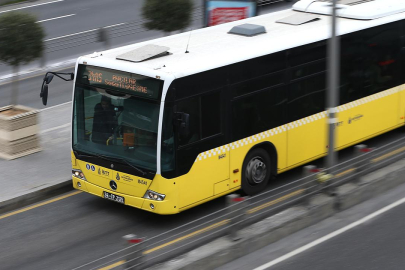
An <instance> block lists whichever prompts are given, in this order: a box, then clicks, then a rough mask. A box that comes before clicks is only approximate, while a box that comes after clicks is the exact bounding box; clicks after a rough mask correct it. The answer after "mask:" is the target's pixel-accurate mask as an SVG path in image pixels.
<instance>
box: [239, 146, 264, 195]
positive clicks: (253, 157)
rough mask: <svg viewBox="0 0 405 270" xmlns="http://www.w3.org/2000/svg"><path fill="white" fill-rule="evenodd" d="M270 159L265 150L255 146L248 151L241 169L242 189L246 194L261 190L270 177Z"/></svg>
mask: <svg viewBox="0 0 405 270" xmlns="http://www.w3.org/2000/svg"><path fill="white" fill-rule="evenodd" d="M270 175H271V160H270V156H269V154H268V153H267V151H266V150H264V149H262V148H256V149H253V150H252V151H250V152H249V153H248V154H247V156H246V158H245V161H244V162H243V169H242V190H243V192H244V193H246V194H247V195H254V194H257V193H259V192H261V191H263V190H264V189H265V188H266V186H267V184H268V182H269V179H270Z"/></svg>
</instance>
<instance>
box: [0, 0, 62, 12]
mask: <svg viewBox="0 0 405 270" xmlns="http://www.w3.org/2000/svg"><path fill="white" fill-rule="evenodd" d="M62 1H65V0H56V1H51V2H46V3H41V4H36V5H31V6H26V7H20V8H14V9H9V10H5V11H0V13H6V12H10V11H15V10H20V9H25V8H31V7H37V6H43V5H48V4H52V3H57V2H62Z"/></svg>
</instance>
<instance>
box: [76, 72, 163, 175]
mask: <svg viewBox="0 0 405 270" xmlns="http://www.w3.org/2000/svg"><path fill="white" fill-rule="evenodd" d="M161 85H162V84H161V83H159V84H157V86H161ZM153 90H154V91H160V90H161V89H153ZM159 110H160V101H159V100H157V99H156V100H153V99H150V98H149V99H145V98H142V97H139V95H132V94H131V92H130V91H124V90H123V91H120V90H119V89H116V88H115V89H113V90H110V89H108V88H101V87H95V86H91V85H86V84H83V83H81V82H80V79H79V78H78V81H77V83H76V86H75V96H74V109H73V111H74V113H73V150H74V151H80V152H84V153H87V154H93V155H96V156H103V157H105V158H111V159H112V160H117V159H120V160H122V161H124V162H125V163H129V164H130V165H132V166H136V167H139V168H143V169H148V170H152V171H156V163H157V160H156V155H157V133H158V123H159Z"/></svg>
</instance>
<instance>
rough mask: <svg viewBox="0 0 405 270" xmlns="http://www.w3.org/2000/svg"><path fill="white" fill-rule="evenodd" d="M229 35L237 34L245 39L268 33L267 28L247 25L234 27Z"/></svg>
mask: <svg viewBox="0 0 405 270" xmlns="http://www.w3.org/2000/svg"><path fill="white" fill-rule="evenodd" d="M228 33H229V34H237V35H242V36H245V37H252V36H256V35H258V34H263V33H266V28H264V26H262V25H257V24H250V23H245V24H241V25H237V26H234V27H232V29H231V30H230V31H229V32H228Z"/></svg>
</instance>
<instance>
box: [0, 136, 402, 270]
mask: <svg viewBox="0 0 405 270" xmlns="http://www.w3.org/2000/svg"><path fill="white" fill-rule="evenodd" d="M403 134H404V129H398V130H395V131H393V132H390V133H387V134H385V135H382V136H380V137H378V138H375V139H373V140H370V141H368V142H366V143H367V144H368V145H369V146H372V147H378V146H380V145H383V144H386V143H388V142H391V141H393V140H395V139H398V138H402V137H403ZM350 157H352V150H351V149H348V150H345V151H343V152H341V153H340V160H347V159H349V158H350ZM322 162H323V161H322V160H319V161H317V162H314V163H315V164H317V165H318V166H321V165H322ZM301 173H302V171H301V168H298V169H295V170H291V171H289V172H286V173H283V174H281V175H279V177H278V178H277V180H275V181H274V182H272V183H271V184H270V185H269V186H268V190H270V189H274V188H277V187H280V186H283V185H285V184H287V183H290V182H292V181H293V180H296V179H299V178H300V177H301V176H302V175H301ZM275 198H276V197H275ZM275 198H273V199H275ZM263 203H264V202H263ZM223 207H225V198H224V197H223V198H219V199H216V200H214V201H211V202H208V203H206V204H203V205H201V206H198V207H195V208H192V209H190V210H187V211H185V212H182V213H180V214H178V215H174V216H158V215H155V214H152V213H149V212H145V211H141V210H138V209H135V208H130V207H128V206H124V205H120V204H117V203H114V202H110V201H107V200H104V199H102V198H99V197H95V196H92V195H90V194H87V193H79V194H76V195H73V196H70V197H67V198H64V199H62V200H59V201H55V202H52V203H49V204H46V205H43V206H40V207H38V208H34V209H31V210H28V211H25V212H21V213H16V214H15V215H12V216H8V217H4V218H1V215H0V243H3V244H2V245H0V269H30V270H36V269H73V268H76V267H79V266H82V265H83V264H85V263H88V262H90V261H93V260H96V259H98V258H101V257H103V256H106V255H108V254H111V253H113V252H116V251H117V250H120V249H122V248H123V247H124V246H125V245H124V244H125V243H124V241H123V240H122V239H121V237H122V236H124V235H127V234H136V235H138V236H139V237H146V239H150V238H152V237H155V236H156V235H158V234H160V233H163V232H167V231H169V230H171V229H174V228H176V227H178V226H181V225H184V224H186V223H188V222H190V221H193V220H195V219H197V218H200V217H202V216H204V215H207V214H210V213H213V212H215V211H217V210H220V209H222V208H223ZM364 213H365V212H364ZM200 223H202V221H200V222H198V224H200ZM205 226H206V225H205ZM185 228H188V227H185ZM185 228H182V229H181V230H180V231H183V230H184V229H185ZM396 228H397V227H396ZM398 228H400V227H398ZM392 230H393V229H392ZM392 230H391V231H392ZM178 232H179V231H173V232H171V233H170V234H168V235H167V236H169V235H172V236H173V235H174V234H175V233H178ZM176 237H179V236H176ZM176 237H174V238H176ZM352 237H353V236H352ZM349 238H350V237H349ZM365 238H367V237H365ZM162 239H163V237H161V238H159V239H156V240H162ZM171 240H173V238H171V239H169V240H167V241H163V242H162V243H167V242H168V241H171ZM381 241H382V240H381ZM357 242H361V241H360V240H357ZM343 243H344V242H342V245H343ZM348 245H349V244H348ZM349 247H350V246H345V245H343V246H342V247H340V248H341V249H343V250H345V249H348V248H349ZM169 248H171V247H169ZM121 255H122V254H121ZM347 255H350V253H347ZM112 258H116V257H114V256H113V257H112ZM264 258H266V257H264ZM310 258H311V257H310ZM308 260H309V259H308ZM55 266H56V267H55ZM94 266H97V264H96V265H91V267H94ZM295 266H296V265H295ZM81 269H90V267H83V268H81ZM229 269H234V268H229ZM240 269H248V268H240ZM279 269H284V268H279ZM289 269H297V268H294V267H292V268H289ZM308 269H309V268H308ZM318 269H329V268H318ZM335 269H338V268H335ZM340 269H342V268H340ZM363 269H365V268H363ZM385 269H389V268H385Z"/></svg>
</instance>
